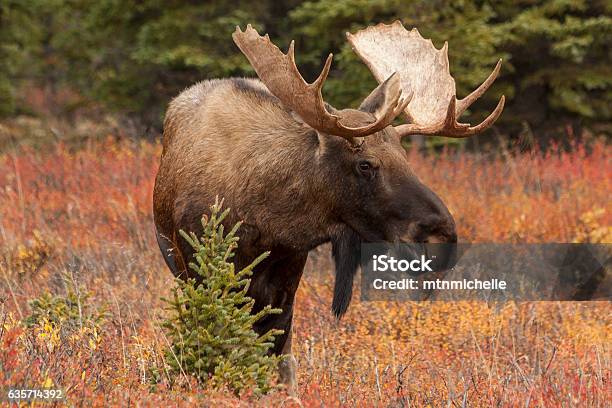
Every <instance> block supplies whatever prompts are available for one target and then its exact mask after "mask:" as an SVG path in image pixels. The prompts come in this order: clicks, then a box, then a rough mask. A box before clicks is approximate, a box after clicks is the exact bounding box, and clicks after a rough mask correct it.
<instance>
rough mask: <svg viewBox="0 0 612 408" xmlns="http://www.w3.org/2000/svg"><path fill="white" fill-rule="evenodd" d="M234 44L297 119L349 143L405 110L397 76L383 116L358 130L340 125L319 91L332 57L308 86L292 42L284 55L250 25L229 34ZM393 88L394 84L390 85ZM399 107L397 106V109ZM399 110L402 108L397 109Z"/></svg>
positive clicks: (386, 124) (383, 124)
mask: <svg viewBox="0 0 612 408" xmlns="http://www.w3.org/2000/svg"><path fill="white" fill-rule="evenodd" d="M232 37H233V38H234V42H235V43H236V45H237V46H238V48H240V50H241V51H242V53H243V54H244V55H245V56H246V57H247V59H248V60H249V62H250V63H251V65H252V66H253V68H254V69H255V72H256V73H257V75H258V76H259V78H260V79H261V81H262V82H263V83H264V84H265V85H266V86H267V87H268V89H269V90H270V92H272V93H273V94H274V95H275V96H276V97H277V98H278V99H280V101H281V102H282V103H283V104H284V105H285V106H286V107H288V108H289V109H291V110H293V111H294V112H296V113H297V114H299V115H300V116H301V118H302V119H303V120H304V122H305V123H307V124H308V125H310V126H311V127H313V128H314V129H317V130H319V131H321V132H324V133H328V134H331V135H336V136H341V137H344V138H346V139H349V140H351V141H352V139H353V138H355V137H362V136H367V135H370V134H373V133H376V132H378V131H380V130H382V129H384V128H385V127H387V126H389V124H390V123H391V122H392V121H393V119H395V117H396V116H398V115H399V114H400V113H401V112H402V110H403V109H405V107H406V101H405V100H402V101H401V102H399V100H400V96H401V92H402V91H401V87H400V86H399V76H397V75H391V77H389V79H388V80H391V81H397V85H398V86H396V87H395V88H396V92H395V95H393V97H392V98H389V101H388V103H387V104H386V107H385V109H384V112H385V113H384V114H383V115H381V116H380V117H378V118H377V119H376V121H375V122H373V123H370V124H368V125H365V126H361V127H349V126H346V125H344V124H343V123H342V119H343V117H342V111H339V112H338V114H336V115H334V114H331V113H329V112H328V111H327V110H326V109H325V102H324V101H323V96H322V94H321V90H322V88H323V84H324V83H325V80H326V79H327V75H328V74H329V70H330V67H331V62H332V58H333V54H329V56H328V57H327V60H326V61H325V65H324V66H323V69H322V70H321V74H319V77H318V78H317V79H316V80H315V81H314V82H313V83H311V84H308V83H307V82H306V81H305V80H304V78H303V77H302V75H301V74H300V72H299V69H298V68H297V65H296V64H295V42H294V41H292V42H291V44H290V45H289V49H288V51H287V54H284V53H282V52H281V51H280V50H279V49H278V47H277V46H275V45H274V44H273V43H272V42H271V41H270V39H269V38H268V36H267V35H266V36H265V37H262V36H260V35H259V34H258V33H257V31H256V30H255V29H253V28H252V27H251V25H247V28H246V30H245V31H244V32H243V31H242V30H241V29H240V27H236V31H235V32H234V34H233V35H232ZM394 85H395V83H394ZM398 105H399V106H398ZM400 107H402V109H399V108H400Z"/></svg>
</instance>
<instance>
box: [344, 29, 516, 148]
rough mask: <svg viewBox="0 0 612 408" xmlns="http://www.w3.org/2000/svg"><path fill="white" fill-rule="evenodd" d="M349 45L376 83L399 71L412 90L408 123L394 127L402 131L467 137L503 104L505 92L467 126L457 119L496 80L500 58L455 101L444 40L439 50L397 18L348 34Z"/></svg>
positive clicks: (485, 124) (407, 89)
mask: <svg viewBox="0 0 612 408" xmlns="http://www.w3.org/2000/svg"><path fill="white" fill-rule="evenodd" d="M347 38H348V41H349V42H350V43H351V45H352V47H353V50H354V51H355V52H356V53H357V55H359V57H360V58H361V59H362V60H363V62H364V63H365V64H366V65H367V66H368V68H369V69H370V71H372V74H373V75H374V77H375V78H376V80H377V81H378V82H382V81H383V80H384V79H386V78H387V77H388V76H389V75H391V74H393V73H396V72H397V73H399V75H400V78H401V87H402V89H403V90H404V93H406V94H408V93H410V92H412V95H413V97H412V99H411V101H410V103H409V104H408V106H407V108H406V109H405V112H404V113H405V114H406V116H407V117H408V119H409V120H410V121H411V122H412V123H410V124H405V125H400V126H397V127H396V128H395V129H396V130H397V131H398V133H399V134H400V136H407V135H412V134H423V135H444V136H450V137H457V138H461V137H466V136H471V135H473V134H475V133H479V132H482V131H483V130H485V129H487V128H489V127H490V126H491V125H492V124H493V123H494V122H495V121H496V120H497V118H498V117H499V115H500V114H501V112H502V110H503V109H504V101H505V98H504V96H502V97H501V99H500V100H499V103H498V104H497V107H496V108H495V110H494V111H493V112H492V113H491V114H490V115H489V116H488V117H487V118H486V119H485V120H484V121H483V122H482V123H480V124H478V125H476V126H470V125H469V124H467V123H459V122H457V118H458V117H459V116H460V115H461V114H462V113H463V112H464V111H465V110H466V109H467V108H468V107H469V106H470V105H471V104H472V103H473V102H474V101H475V100H476V99H478V98H479V97H480V96H481V95H482V94H484V93H485V92H486V90H487V89H488V88H489V86H490V85H491V84H492V83H493V81H495V78H497V75H498V74H499V70H500V67H501V60H499V62H498V63H497V65H496V66H495V69H494V70H493V72H492V73H491V75H489V77H488V78H487V79H486V80H485V81H484V82H483V83H482V85H480V86H479V87H478V88H477V89H476V90H475V91H474V92H472V93H471V94H469V95H468V96H466V97H465V98H463V99H460V100H457V98H456V90H455V80H454V79H453V77H452V76H451V74H450V70H449V64H448V44H447V43H444V46H443V47H442V49H440V50H437V49H436V48H435V47H434V45H433V43H432V42H431V40H425V39H424V38H423V37H421V35H420V34H419V32H418V31H417V29H416V28H414V29H413V30H412V31H407V30H406V29H405V28H404V26H403V25H402V23H401V22H400V21H396V22H394V23H393V24H391V25H386V24H378V25H377V26H374V27H368V28H366V29H364V30H361V31H358V32H357V33H356V34H350V33H347Z"/></svg>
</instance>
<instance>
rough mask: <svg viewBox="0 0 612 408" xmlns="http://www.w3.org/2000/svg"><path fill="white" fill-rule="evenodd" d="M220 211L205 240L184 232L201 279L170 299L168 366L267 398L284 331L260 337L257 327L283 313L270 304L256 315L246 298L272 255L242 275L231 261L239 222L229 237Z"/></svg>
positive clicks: (181, 285) (216, 208)
mask: <svg viewBox="0 0 612 408" xmlns="http://www.w3.org/2000/svg"><path fill="white" fill-rule="evenodd" d="M221 207H222V203H218V202H217V203H215V205H213V206H211V216H210V218H208V217H206V216H205V217H204V218H202V226H203V227H204V232H203V235H202V237H201V238H199V239H198V237H197V236H196V235H195V234H193V233H191V234H186V233H185V232H184V231H181V234H182V236H183V237H184V238H185V239H186V240H187V241H188V242H189V243H190V244H191V246H193V248H194V250H195V260H196V261H195V262H194V263H191V264H190V265H189V266H190V268H191V269H193V270H194V271H195V272H197V274H198V275H199V276H200V277H201V279H199V280H198V281H196V280H195V279H188V280H184V281H183V280H180V279H177V280H176V286H175V288H174V290H173V293H174V297H173V299H165V301H166V302H168V304H169V305H170V307H169V310H170V312H171V313H170V316H169V317H168V318H167V319H166V320H165V321H164V322H163V323H162V326H163V327H164V328H165V329H166V330H167V335H168V338H169V340H170V343H171V347H170V348H169V349H168V350H166V361H167V362H168V364H169V365H170V370H171V372H173V373H175V374H179V373H186V374H190V375H193V376H194V377H195V378H197V379H198V381H199V382H201V383H204V382H206V383H207V384H209V385H211V386H212V387H213V388H221V387H228V388H229V389H231V390H233V391H234V392H239V391H240V390H243V389H245V388H249V389H251V390H252V391H253V392H254V393H255V394H262V393H265V392H267V391H269V390H270V389H271V388H272V385H271V384H272V379H273V376H274V375H275V372H276V367H277V365H278V363H279V361H280V357H278V356H273V355H269V350H270V348H271V347H272V345H273V341H274V336H276V335H278V334H282V333H283V331H282V330H270V331H269V332H267V333H265V334H263V335H261V336H260V335H258V334H257V333H256V332H255V331H254V330H253V324H254V323H255V322H257V321H258V320H259V319H261V318H263V317H265V316H267V315H270V314H274V313H280V312H281V310H280V309H273V308H272V307H271V306H269V305H268V306H266V307H265V308H263V309H262V310H261V311H259V312H258V313H256V314H251V312H252V310H253V306H254V304H255V301H254V300H253V299H252V298H250V297H249V296H247V290H248V288H249V283H250V279H249V277H250V276H251V274H252V271H253V268H254V267H255V266H256V265H257V264H258V263H259V262H261V261H262V260H263V259H264V258H265V257H266V256H267V255H268V253H264V254H262V255H261V256H259V257H258V258H257V259H256V260H255V261H253V263H251V264H250V265H249V266H248V267H246V268H244V269H243V270H241V271H238V272H237V271H236V270H235V269H234V264H233V263H232V262H231V259H232V257H233V255H234V251H235V249H236V248H237V246H238V237H236V231H237V230H238V228H239V227H240V223H238V224H236V225H235V226H234V227H233V228H232V230H231V231H230V232H229V233H228V234H227V235H224V228H223V225H222V224H221V222H222V221H223V219H224V218H225V217H226V216H227V214H228V212H229V210H225V211H223V212H221Z"/></svg>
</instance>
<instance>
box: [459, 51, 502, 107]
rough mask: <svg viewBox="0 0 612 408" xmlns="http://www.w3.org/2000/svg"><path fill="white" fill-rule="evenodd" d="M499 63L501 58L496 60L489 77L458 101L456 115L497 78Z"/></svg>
mask: <svg viewBox="0 0 612 408" xmlns="http://www.w3.org/2000/svg"><path fill="white" fill-rule="evenodd" d="M501 64H502V60H501V58H500V59H499V61H497V64H496V65H495V68H494V69H493V72H491V74H489V77H488V78H487V79H485V81H484V82H483V83H482V84H480V86H479V87H478V88H476V89H475V90H474V91H473V92H472V93H471V94H469V95H468V96H466V97H465V98H463V99H461V100H459V101H458V104H457V116H461V114H462V113H463V112H465V110H466V109H467V108H469V107H470V105H472V104H473V103H474V101H475V100H476V99H478V98H480V97H481V96H482V95H484V93H485V92H487V89H489V87H490V86H491V84H492V83H493V82H495V80H496V79H497V76H498V75H499V71H500V70H501Z"/></svg>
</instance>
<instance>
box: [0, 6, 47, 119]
mask: <svg viewBox="0 0 612 408" xmlns="http://www.w3.org/2000/svg"><path fill="white" fill-rule="evenodd" d="M32 3H33V2H32V1H30V0H24V1H20V0H3V1H2V2H0V117H2V116H9V115H12V114H14V113H15V110H16V103H15V91H16V84H17V83H18V82H19V80H20V79H21V78H22V73H23V70H24V69H25V67H26V66H27V65H28V64H30V63H31V60H32V54H33V52H34V49H35V48H36V47H37V45H38V44H39V42H40V41H39V33H40V31H39V29H38V28H37V26H36V24H34V19H33V17H32V14H31V10H32V7H31V6H32V5H33V4H32Z"/></svg>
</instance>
